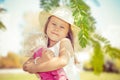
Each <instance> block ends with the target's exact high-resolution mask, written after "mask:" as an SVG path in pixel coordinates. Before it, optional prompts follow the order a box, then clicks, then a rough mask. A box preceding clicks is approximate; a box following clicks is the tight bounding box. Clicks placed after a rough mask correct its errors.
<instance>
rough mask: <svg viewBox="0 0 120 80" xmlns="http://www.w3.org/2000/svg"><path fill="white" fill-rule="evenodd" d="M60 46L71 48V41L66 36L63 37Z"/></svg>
mask: <svg viewBox="0 0 120 80" xmlns="http://www.w3.org/2000/svg"><path fill="white" fill-rule="evenodd" d="M60 47H66V48H70V49H71V48H72V43H71V41H70V39H68V38H63V39H61V41H60Z"/></svg>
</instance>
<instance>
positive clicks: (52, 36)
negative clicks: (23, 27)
mask: <svg viewBox="0 0 120 80" xmlns="http://www.w3.org/2000/svg"><path fill="white" fill-rule="evenodd" d="M73 21H74V20H73V17H72V13H71V11H70V9H68V8H66V7H60V8H58V9H56V10H55V11H54V13H53V14H51V16H50V17H49V18H48V20H47V23H46V26H45V34H46V35H47V36H48V45H47V46H48V47H49V48H51V49H52V50H53V51H54V52H53V51H51V50H50V49H46V50H43V51H42V57H41V59H37V60H36V61H35V62H36V63H37V64H34V63H32V61H31V62H30V63H29V64H24V65H23V69H24V70H25V71H27V72H30V73H37V72H47V71H52V70H57V69H60V68H63V69H64V70H65V72H66V75H67V77H68V80H80V78H79V73H78V71H77V69H76V67H75V65H74V62H75V60H76V58H75V57H74V45H73V34H72V29H71V28H73V27H74V26H72V24H73ZM53 54H54V55H55V57H53V58H52V59H50V60H49V61H46V59H47V58H49V57H50V56H51V55H53ZM63 80H65V79H63Z"/></svg>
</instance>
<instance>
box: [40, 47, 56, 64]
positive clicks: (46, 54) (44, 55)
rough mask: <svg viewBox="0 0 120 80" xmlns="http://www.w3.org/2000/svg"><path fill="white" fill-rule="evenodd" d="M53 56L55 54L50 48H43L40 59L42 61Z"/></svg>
mask: <svg viewBox="0 0 120 80" xmlns="http://www.w3.org/2000/svg"><path fill="white" fill-rule="evenodd" d="M54 56H55V55H54V53H53V51H52V50H50V49H43V52H42V57H41V60H42V61H43V62H44V61H48V60H50V59H52V58H53V57H54Z"/></svg>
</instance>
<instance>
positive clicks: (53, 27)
mask: <svg viewBox="0 0 120 80" xmlns="http://www.w3.org/2000/svg"><path fill="white" fill-rule="evenodd" d="M69 27H70V26H69V24H68V23H66V22H65V21H63V20H61V19H59V18H57V17H55V16H52V17H51V18H50V21H49V23H48V26H47V31H46V33H47V35H48V38H49V40H52V41H55V42H57V41H59V40H61V39H62V38H65V37H66V36H67V35H68V31H69Z"/></svg>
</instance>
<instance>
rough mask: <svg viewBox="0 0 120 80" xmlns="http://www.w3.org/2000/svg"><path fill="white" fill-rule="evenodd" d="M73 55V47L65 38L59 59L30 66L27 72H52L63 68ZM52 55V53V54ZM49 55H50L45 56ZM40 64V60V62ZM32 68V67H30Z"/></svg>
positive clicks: (54, 58) (61, 44) (61, 45)
mask: <svg viewBox="0 0 120 80" xmlns="http://www.w3.org/2000/svg"><path fill="white" fill-rule="evenodd" d="M72 53H73V47H72V44H71V42H70V40H69V39H67V38H65V39H63V40H62V41H61V43H60V53H59V56H58V57H53V58H52V59H50V60H49V61H46V62H44V63H41V64H36V65H34V64H32V63H31V64H30V65H29V64H28V65H27V70H28V72H34V73H35V72H46V71H52V70H56V69H59V68H63V67H64V66H65V65H66V64H67V63H68V61H69V57H70V56H71V55H72ZM50 54H51V53H50ZM44 55H49V54H44ZM38 62H39V60H38ZM29 66H32V67H29Z"/></svg>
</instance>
